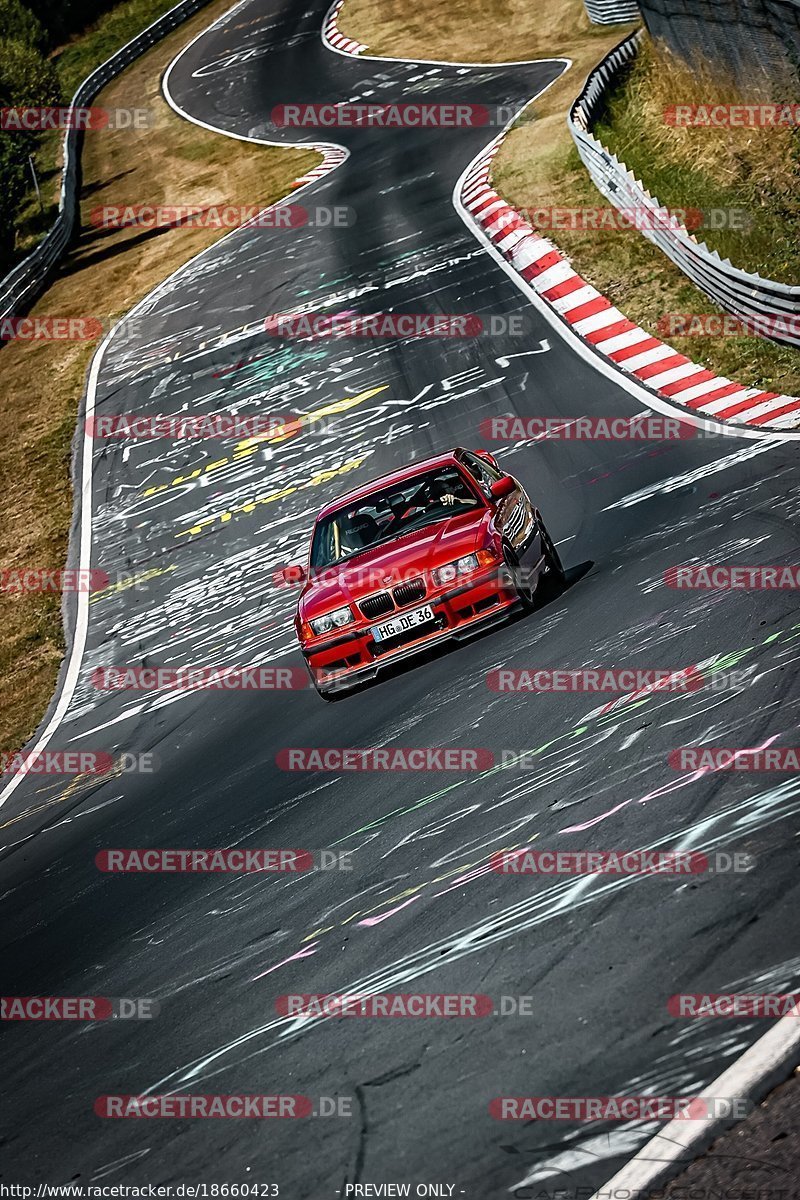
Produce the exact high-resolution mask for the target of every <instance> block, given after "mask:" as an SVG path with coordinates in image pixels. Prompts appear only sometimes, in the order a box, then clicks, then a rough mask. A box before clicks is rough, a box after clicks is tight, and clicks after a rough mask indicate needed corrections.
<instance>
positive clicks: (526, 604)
mask: <svg viewBox="0 0 800 1200" xmlns="http://www.w3.org/2000/svg"><path fill="white" fill-rule="evenodd" d="M503 560H504V562H505V564H506V566H507V567H508V569H509V572H510V574H511V586H512V587H513V589H514V591H515V592H516V593H517V599H518V600H519V602H520V604H521V605H522V607H523V609H524V611H525V612H533V610H534V608H535V607H536V598H535V596H534V593H533V592H532V591H531V589H530V588H526V587H525V586H524V585H523V584H522V583H521V582H520V577H519V570H520V566H519V559H518V558H517V556H516V554H515V553H514V551H513V550H512V549H511V547H510V546H504V547H503ZM537 590H538V589H537Z"/></svg>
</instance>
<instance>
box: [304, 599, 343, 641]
mask: <svg viewBox="0 0 800 1200" xmlns="http://www.w3.org/2000/svg"><path fill="white" fill-rule="evenodd" d="M353 620H354V617H353V614H352V612H351V610H350V608H349V607H347V606H345V607H344V608H335V609H334V610H333V612H329V613H326V614H325V616H324V617H316V618H315V619H314V620H313V621H309V625H310V626H311V628H312V629H313V630H314V633H316V635H317V636H318V637H319V636H320V634H323V633H330V632H331V630H332V629H341V628H342V626H343V625H352V623H353Z"/></svg>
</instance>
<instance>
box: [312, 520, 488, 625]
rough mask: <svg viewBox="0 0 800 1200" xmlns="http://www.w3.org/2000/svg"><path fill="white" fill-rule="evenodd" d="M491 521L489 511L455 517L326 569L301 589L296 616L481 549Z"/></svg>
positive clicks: (333, 605) (326, 608)
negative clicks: (386, 581) (385, 579)
mask: <svg viewBox="0 0 800 1200" xmlns="http://www.w3.org/2000/svg"><path fill="white" fill-rule="evenodd" d="M490 521H491V512H490V511H489V510H488V509H478V510H477V511H473V512H466V513H459V514H457V515H455V516H452V517H448V518H447V520H445V521H437V522H436V523H435V524H434V525H428V526H426V527H425V528H424V529H417V530H413V531H412V532H411V533H407V534H405V536H403V537H399V538H396V539H394V541H391V542H384V544H383V545H382V546H376V547H375V549H374V550H367V551H365V552H364V553H363V554H359V555H356V557H355V558H350V559H348V560H347V561H346V562H343V563H341V564H340V565H339V566H338V567H328V568H326V570H325V571H324V573H323V574H322V575H321V576H317V577H312V578H311V579H310V580H309V582H308V584H307V585H306V588H305V589H304V592H303V595H302V596H301V598H300V615H301V617H303V618H304V619H306V620H308V618H309V617H314V616H317V615H320V614H322V613H326V612H330V610H331V609H333V608H336V607H341V606H342V605H344V604H351V603H353V602H355V601H357V600H361V599H363V597H364V596H369V595H370V593H371V592H379V591H381V590H382V589H383V588H385V587H396V586H397V584H398V583H401V582H402V581H403V580H404V579H412V578H414V576H415V575H421V574H422V573H423V572H426V571H432V570H433V569H434V568H435V567H441V566H443V565H444V564H445V563H449V562H452V561H453V560H454V559H456V558H461V557H462V555H464V554H472V553H474V552H475V551H476V550H479V549H481V547H483V546H485V545H486V542H487V537H488V526H489V523H490ZM384 576H388V577H389V581H388V583H384V582H383V579H384Z"/></svg>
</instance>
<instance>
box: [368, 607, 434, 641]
mask: <svg viewBox="0 0 800 1200" xmlns="http://www.w3.org/2000/svg"><path fill="white" fill-rule="evenodd" d="M435 619H436V618H435V617H434V614H433V609H432V608H431V606H430V604H425V605H423V607H422V608H415V609H412V611H411V612H407V613H403V615H402V617H394V618H393V619H392V620H391V621H384V622H383V624H382V625H373V626H372V636H373V638H374V639H375V641H376V642H385V641H386V639H387V638H393V637H398V636H399V635H400V634H401V633H408V631H409V630H410V629H416V628H417V626H418V625H427V624H428V622H429V621H434V620H435Z"/></svg>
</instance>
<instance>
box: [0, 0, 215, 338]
mask: <svg viewBox="0 0 800 1200" xmlns="http://www.w3.org/2000/svg"><path fill="white" fill-rule="evenodd" d="M207 3H208V0H181V3H179V4H176V5H175V7H174V8H171V9H170V10H169V12H166V13H164V15H163V16H161V17H159V18H158V20H157V21H154V22H153V23H152V25H148V27H147V29H145V30H143V32H142V33H140V34H137V36H136V37H135V38H132V39H131V41H129V42H128V43H127V44H126V45H125V46H123V47H122V49H121V50H118V51H117V52H116V54H112V56H111V58H109V59H107V60H106V61H105V62H104V63H101V64H100V66H99V67H97V68H96V69H95V70H94V71H93V72H92V73H91V75H89V76H87V78H86V79H84V81H83V83H82V84H81V85H80V86H79V87H78V90H77V91H76V92H75V95H74V96H73V97H72V100H71V102H70V109H71V110H72V109H76V108H84V107H86V106H87V105H88V104H89V103H90V101H91V100H93V99H94V97H95V96H96V95H97V93H98V92H99V91H101V90H102V89H103V88H104V87H105V85H106V84H107V83H109V82H110V81H111V80H112V79H114V78H115V76H117V75H119V73H120V72H121V71H123V70H124V69H125V67H127V66H129V64H130V63H132V62H133V61H134V60H135V59H137V58H139V56H140V55H142V54H144V52H145V50H149V49H150V47H151V46H154V45H155V44H156V42H159V41H161V39H162V38H163V37H165V36H166V34H168V33H170V32H171V31H172V30H173V29H176V28H177V27H178V25H181V24H182V23H183V22H184V21H185V20H187V18H188V17H190V16H192V15H193V14H194V13H195V12H197V11H198V10H199V9H201V8H203V7H204V5H206V4H207ZM82 139H83V132H82V130H78V129H68V130H67V131H66V133H65V135H64V165H63V167H62V170H61V197H60V200H59V205H58V216H57V217H56V219H55V221H54V222H53V225H52V226H51V228H50V229H49V230H48V231H47V233H46V234H45V236H44V237H43V238H42V240H41V242H39V244H38V245H37V246H36V247H35V249H34V250H32V251H31V253H30V254H29V255H28V256H27V257H26V258H24V259H23V260H22V262H20V263H18V264H17V266H16V267H14V269H13V270H12V271H10V272H9V273H8V275H6V276H5V278H4V279H2V280H0V319H3V318H6V317H13V316H15V315H17V314H18V313H19V312H21V311H22V310H24V309H25V308H26V307H27V306H28V305H29V304H30V303H31V302H32V301H33V300H34V299H35V298H36V296H37V295H38V294H39V293H40V292H41V291H42V290H43V288H44V287H45V284H46V283H47V280H48V278H49V276H50V273H51V272H52V270H53V268H54V267H55V266H56V265H57V263H58V262H59V260H60V259H61V257H62V255H63V254H64V252H65V250H66V249H67V247H68V246H69V244H70V242H71V241H72V236H73V233H74V231H75V226H76V224H77V222H78V218H79V215H80V198H79V194H78V192H79V181H80V169H79V168H80V152H81V144H82Z"/></svg>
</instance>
